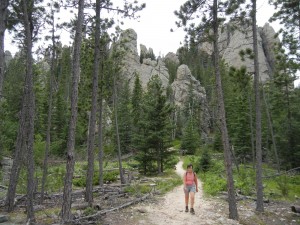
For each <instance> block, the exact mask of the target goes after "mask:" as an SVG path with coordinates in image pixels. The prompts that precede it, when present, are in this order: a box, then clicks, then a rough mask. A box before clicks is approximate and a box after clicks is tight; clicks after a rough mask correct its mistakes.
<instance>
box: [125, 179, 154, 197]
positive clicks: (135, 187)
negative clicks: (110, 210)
mask: <svg viewBox="0 0 300 225" xmlns="http://www.w3.org/2000/svg"><path fill="white" fill-rule="evenodd" d="M124 191H125V192H127V193H130V194H134V195H136V196H140V195H141V194H146V193H149V192H150V191H151V187H150V185H149V184H140V183H139V182H133V183H132V184H131V185H130V186H127V187H125V188H124Z"/></svg>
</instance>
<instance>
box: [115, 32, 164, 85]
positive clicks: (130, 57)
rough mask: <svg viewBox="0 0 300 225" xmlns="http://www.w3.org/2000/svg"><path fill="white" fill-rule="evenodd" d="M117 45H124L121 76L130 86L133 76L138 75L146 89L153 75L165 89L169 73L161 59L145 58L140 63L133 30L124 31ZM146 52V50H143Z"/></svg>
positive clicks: (135, 35) (132, 82)
mask: <svg viewBox="0 0 300 225" xmlns="http://www.w3.org/2000/svg"><path fill="white" fill-rule="evenodd" d="M119 43H124V48H125V49H126V54H125V56H124V59H123V66H122V76H123V77H125V78H126V79H128V80H129V83H130V85H131V86H133V84H134V80H135V76H136V75H139V77H140V80H141V83H142V86H143V88H146V86H147V83H148V81H149V80H150V78H151V77H152V76H154V75H158V76H159V77H160V79H161V80H162V83H163V85H164V86H165V87H166V86H167V85H168V82H169V73H168V70H167V68H166V66H165V64H164V63H163V62H162V60H161V59H158V60H151V59H149V58H146V59H144V60H143V63H142V64H141V63H140V57H139V55H138V52H137V34H136V32H135V31H134V30H133V29H127V30H125V31H124V32H123V33H122V34H121V36H120V40H119ZM143 50H144V51H146V52H147V51H148V50H147V48H146V47H145V48H143Z"/></svg>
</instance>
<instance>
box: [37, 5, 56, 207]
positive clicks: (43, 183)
mask: <svg viewBox="0 0 300 225" xmlns="http://www.w3.org/2000/svg"><path fill="white" fill-rule="evenodd" d="M54 31H55V27H54V12H53V11H52V56H51V66H50V85H49V98H48V117H47V133H46V148H45V156H44V163H43V177H42V187H41V199H40V201H41V203H43V201H44V192H45V184H46V178H47V175H48V156H49V152H50V144H51V120H52V101H53V77H54V60H55V48H56V44H55V35H54Z"/></svg>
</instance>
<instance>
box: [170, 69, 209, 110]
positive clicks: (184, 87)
mask: <svg viewBox="0 0 300 225" xmlns="http://www.w3.org/2000/svg"><path fill="white" fill-rule="evenodd" d="M176 77H177V78H176V79H175V80H174V82H173V83H172V85H171V87H172V90H173V96H174V99H175V103H176V104H177V105H178V106H179V107H182V106H183V105H184V103H185V102H186V101H187V99H188V92H189V88H190V85H192V89H193V94H194V96H195V98H196V99H197V100H196V101H197V102H198V104H203V105H204V102H205V101H206V92H205V89H204V88H203V87H202V86H201V84H200V82H199V81H198V80H196V78H195V77H194V76H193V75H192V73H191V71H190V69H189V68H188V66H187V65H181V66H179V67H178V69H177V76H176Z"/></svg>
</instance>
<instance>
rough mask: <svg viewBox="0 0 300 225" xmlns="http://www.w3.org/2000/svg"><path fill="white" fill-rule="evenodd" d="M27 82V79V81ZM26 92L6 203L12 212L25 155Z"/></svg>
mask: <svg viewBox="0 0 300 225" xmlns="http://www.w3.org/2000/svg"><path fill="white" fill-rule="evenodd" d="M25 82H26V81H25ZM23 92H24V94H23V98H22V109H21V113H20V114H21V115H20V122H19V130H18V135H17V140H16V148H15V153H14V154H15V155H14V161H13V165H12V168H11V173H10V178H9V185H8V190H7V196H6V200H5V205H6V206H7V211H8V212H12V211H13V210H14V202H15V196H16V188H17V184H18V180H19V174H20V169H21V165H22V157H23V154H24V152H23V146H24V143H23V140H24V139H25V136H26V134H25V120H26V111H27V89H25V88H24V91H23Z"/></svg>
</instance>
